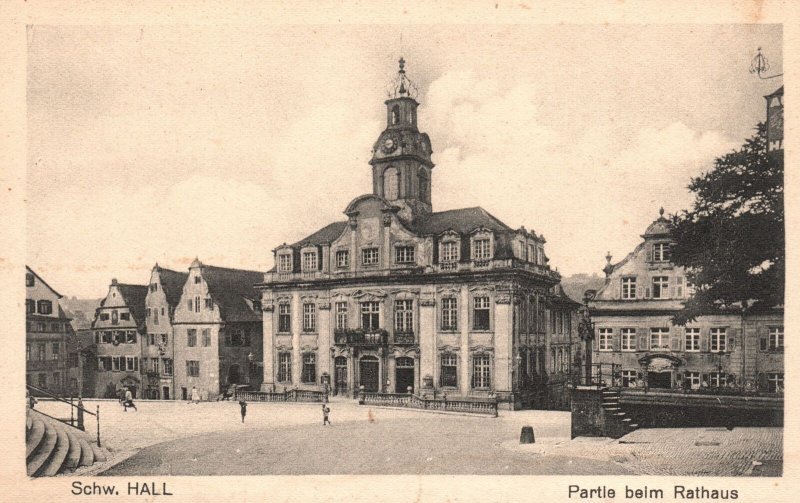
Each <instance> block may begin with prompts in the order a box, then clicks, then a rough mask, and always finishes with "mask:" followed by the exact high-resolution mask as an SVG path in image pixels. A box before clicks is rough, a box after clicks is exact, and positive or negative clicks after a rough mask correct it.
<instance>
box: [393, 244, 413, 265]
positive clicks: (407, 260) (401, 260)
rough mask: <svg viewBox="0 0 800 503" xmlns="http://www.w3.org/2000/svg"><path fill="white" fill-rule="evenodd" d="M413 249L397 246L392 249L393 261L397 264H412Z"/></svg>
mask: <svg viewBox="0 0 800 503" xmlns="http://www.w3.org/2000/svg"><path fill="white" fill-rule="evenodd" d="M414 260H415V258H414V247H413V246H398V247H396V248H395V249H394V261H395V262H396V263H398V264H413V263H414Z"/></svg>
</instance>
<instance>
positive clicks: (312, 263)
mask: <svg viewBox="0 0 800 503" xmlns="http://www.w3.org/2000/svg"><path fill="white" fill-rule="evenodd" d="M303 270H304V271H316V270H317V252H316V251H310V252H303Z"/></svg>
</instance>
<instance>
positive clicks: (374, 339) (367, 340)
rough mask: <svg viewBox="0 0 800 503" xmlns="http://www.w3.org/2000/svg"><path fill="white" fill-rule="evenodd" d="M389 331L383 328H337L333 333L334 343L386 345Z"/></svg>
mask: <svg viewBox="0 0 800 503" xmlns="http://www.w3.org/2000/svg"><path fill="white" fill-rule="evenodd" d="M387 335H388V334H387V332H386V330H383V329H376V330H362V329H348V330H336V331H335V332H334V334H333V340H334V344H337V345H347V346H385V345H386V344H387V338H388V337H387Z"/></svg>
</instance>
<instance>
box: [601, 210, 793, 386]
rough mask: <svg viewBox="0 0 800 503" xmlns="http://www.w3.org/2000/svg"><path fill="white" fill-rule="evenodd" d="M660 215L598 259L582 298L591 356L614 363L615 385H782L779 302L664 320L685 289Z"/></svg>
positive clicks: (680, 302) (688, 289)
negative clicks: (624, 247) (626, 250)
mask: <svg viewBox="0 0 800 503" xmlns="http://www.w3.org/2000/svg"><path fill="white" fill-rule="evenodd" d="M660 213H661V214H660V215H659V217H658V219H656V220H655V221H654V222H653V223H652V224H651V225H650V226H648V228H647V230H646V231H645V233H644V234H643V235H642V238H643V241H642V242H641V243H640V244H639V245H638V246H637V247H636V249H635V250H634V251H633V252H631V253H630V254H628V255H627V256H626V257H625V258H624V259H623V260H622V261H621V262H619V263H617V264H611V256H610V255H609V256H607V257H606V259H607V260H608V264H607V265H606V267H605V269H604V271H605V273H606V282H605V285H604V286H603V287H602V288H601V289H600V290H599V291H598V292H597V293H596V295H595V296H594V298H593V299H591V300H590V301H589V311H590V315H591V319H592V322H593V323H594V326H595V338H594V342H593V344H594V348H593V360H594V362H596V363H604V364H616V365H618V366H619V367H618V368H619V369H620V374H619V375H618V376H617V378H618V379H619V384H621V385H622V386H637V387H643V386H647V387H649V388H683V389H698V388H704V387H709V388H714V387H726V388H737V389H740V388H745V389H751V390H756V389H758V390H761V391H765V392H780V391H782V389H783V309H782V308H770V309H762V308H759V306H753V307H750V308H748V309H742V308H741V307H738V306H732V307H730V308H728V309H721V310H719V311H718V312H715V313H710V314H708V315H705V316H700V317H698V318H697V319H696V320H695V321H693V322H691V323H688V324H687V325H686V326H685V327H680V326H674V325H672V323H671V321H670V320H671V317H672V315H673V314H674V313H675V312H677V311H679V310H680V309H681V308H682V307H683V302H684V300H685V299H686V298H688V297H689V296H690V295H691V293H692V292H691V287H690V286H689V285H688V284H687V282H686V276H685V272H684V270H683V268H681V267H678V266H675V265H674V264H672V263H671V262H670V246H671V245H672V243H673V241H672V240H671V238H670V224H669V222H668V221H667V219H666V218H664V216H663V209H662V210H661V212H660Z"/></svg>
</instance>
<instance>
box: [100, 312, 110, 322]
mask: <svg viewBox="0 0 800 503" xmlns="http://www.w3.org/2000/svg"><path fill="white" fill-rule="evenodd" d="M100 321H108V313H100Z"/></svg>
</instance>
